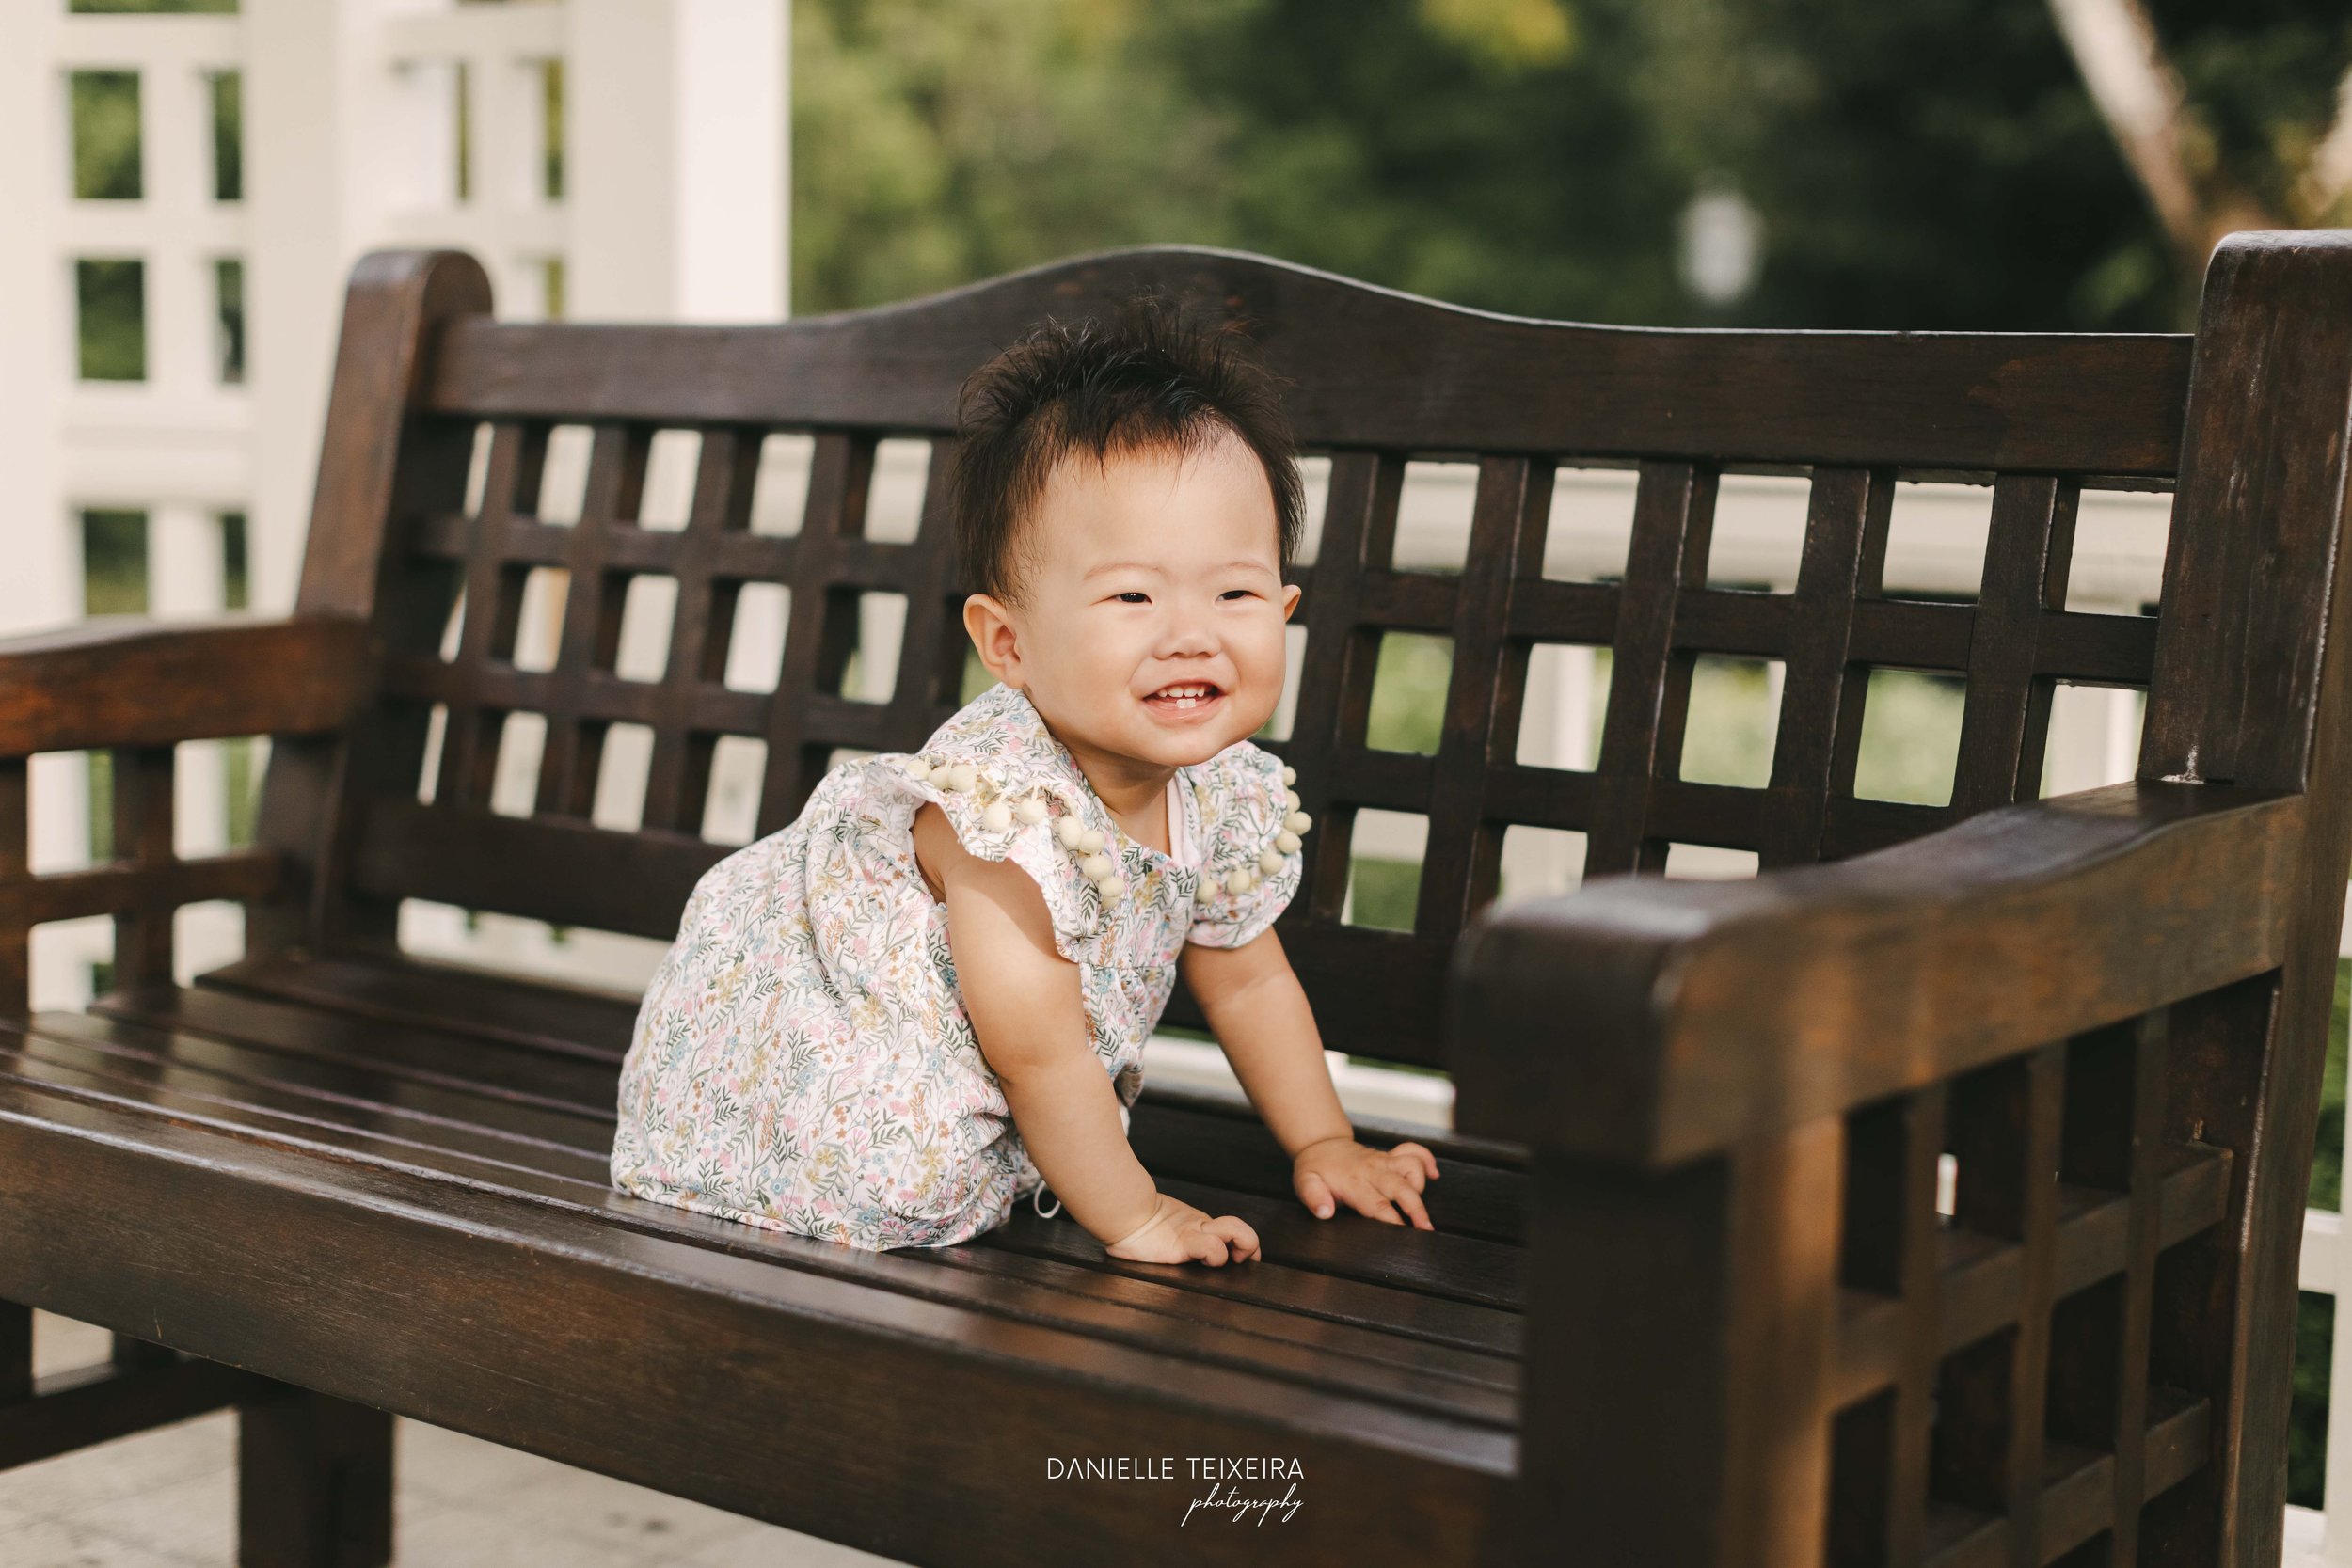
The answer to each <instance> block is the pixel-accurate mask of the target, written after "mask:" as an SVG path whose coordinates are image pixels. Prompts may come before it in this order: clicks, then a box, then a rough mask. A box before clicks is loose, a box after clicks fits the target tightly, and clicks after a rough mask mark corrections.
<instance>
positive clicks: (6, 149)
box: [0, 5, 82, 634]
mask: <svg viewBox="0 0 2352 1568" xmlns="http://www.w3.org/2000/svg"><path fill="white" fill-rule="evenodd" d="M63 10H64V8H63V7H62V6H59V5H28V6H17V7H14V8H11V11H10V15H9V19H8V34H9V42H8V47H7V48H0V212H6V213H7V214H8V223H7V226H6V230H5V233H6V239H5V242H4V243H0V365H6V366H7V367H8V373H7V374H5V375H0V474H6V475H7V476H8V512H7V514H6V515H5V517H6V520H5V521H0V547H4V548H5V550H6V559H7V562H8V570H7V571H5V572H0V634H5V633H8V632H11V631H21V630H24V629H25V628H27V627H31V626H50V625H55V624H56V623H59V622H62V621H71V620H77V619H79V618H80V616H81V611H82V607H81V602H80V598H79V593H80V587H81V580H82V579H81V568H80V557H79V552H78V550H76V549H75V547H74V546H75V538H74V534H73V531H72V528H71V526H70V519H69V518H68V516H67V514H66V503H65V496H64V491H63V487H62V478H63V476H62V474H61V473H60V471H59V465H58V461H57V455H58V454H57V444H58V420H57V416H58V404H59V400H60V399H61V398H62V396H63V394H64V391H65V382H66V378H67V376H69V375H70V374H72V364H73V360H72V354H73V319H74V312H73V295H72V267H71V265H70V263H68V262H67V261H64V260H63V259H62V258H60V257H59V255H58V254H57V251H56V245H57V243H58V230H59V222H58V220H59V217H60V215H61V213H62V209H63V208H64V206H65V203H66V200H67V198H68V195H69V193H70V191H71V190H72V185H71V183H70V173H69V170H70V166H71V150H70V149H69V148H68V146H67V143H66V117H67V109H66V101H65V90H66V89H65V82H64V77H63V74H62V72H60V71H58V70H57V69H56V66H55V65H54V64H53V56H54V55H55V52H56V33H57V25H58V23H57V19H58V16H59V15H60V13H61V12H62V11H63Z"/></svg>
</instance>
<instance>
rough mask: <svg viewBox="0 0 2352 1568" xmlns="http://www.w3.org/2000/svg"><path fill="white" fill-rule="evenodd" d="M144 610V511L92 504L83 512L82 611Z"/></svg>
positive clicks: (119, 612)
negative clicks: (113, 509)
mask: <svg viewBox="0 0 2352 1568" xmlns="http://www.w3.org/2000/svg"><path fill="white" fill-rule="evenodd" d="M146 612H147V514H146V513H144V512H129V511H111V510H104V509H101V508H98V507H92V508H90V509H89V510H88V511H87V512H84V513H83V514H82V613H83V614H85V615H143V614H145V613H146Z"/></svg>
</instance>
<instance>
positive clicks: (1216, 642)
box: [966, 432, 1299, 767]
mask: <svg viewBox="0 0 2352 1568" xmlns="http://www.w3.org/2000/svg"><path fill="white" fill-rule="evenodd" d="M1276 526H1277V525H1276V520H1275V512H1274V497H1273V494H1272V492H1271V491H1270V490H1269V488H1268V487H1267V484H1266V479H1265V470H1264V469H1263V468H1262V467H1260V466H1259V463H1258V459H1257V458H1256V456H1255V455H1254V454H1252V453H1251V451H1250V450H1249V448H1248V446H1247V445H1246V444H1244V443H1243V442H1242V440H1241V439H1240V438H1239V437H1238V436H1233V435H1232V434H1231V433H1230V432H1225V433H1221V434H1220V435H1218V436H1216V438H1215V439H1214V440H1213V441H1211V442H1210V443H1208V444H1206V445H1204V446H1203V447H1201V448H1200V450H1199V451H1193V452H1191V453H1188V454H1179V453H1177V452H1175V451H1143V452H1134V453H1127V454H1115V455H1113V456H1112V457H1111V458H1110V459H1109V460H1108V461H1107V462H1105V463H1102V464H1099V465H1098V464H1097V463H1096V462H1095V460H1094V458H1093V457H1092V455H1091V454H1087V455H1085V456H1082V457H1078V458H1075V459H1068V460H1065V461H1063V462H1062V463H1061V464H1059V465H1058V466H1057V467H1056V468H1055V469H1054V471H1053V473H1052V474H1051V476H1050V477H1049V478H1048V479H1047V481H1046V483H1045V489H1044V493H1043V494H1042V496H1041V498H1040V499H1039V504H1038V508H1037V511H1036V513H1035V514H1034V515H1032V516H1031V517H1029V518H1028V519H1027V522H1026V524H1025V528H1024V531H1023V538H1022V540H1021V544H1020V546H1019V548H1020V549H1021V551H1022V562H1021V567H1020V570H1021V571H1022V575H1023V585H1024V589H1025V592H1024V595H1023V602H1022V604H1021V605H1020V607H1019V608H1017V609H1007V610H1004V611H1003V617H1004V623H1005V625H1004V626H1002V628H1001V629H995V628H991V627H990V626H988V624H987V623H988V620H989V618H988V617H986V616H981V617H977V618H976V617H974V616H972V615H971V614H969V613H967V617H966V621H967V625H969V626H972V629H973V631H974V635H975V638H976V640H977V641H979V642H980V643H981V652H982V657H983V658H984V659H986V660H987V661H988V662H989V664H990V667H991V668H992V669H993V671H994V672H995V673H996V674H997V675H998V677H999V678H1000V679H1003V680H1004V681H1005V682H1006V683H1007V684H1009V685H1012V686H1019V687H1024V688H1025V689H1027V691H1028V694H1029V700H1030V701H1031V702H1032V703H1033V704H1035V705H1036V706H1037V710H1038V712H1039V713H1040V714H1041V715H1042V716H1043V717H1044V719H1045V720H1046V721H1047V722H1048V723H1049V724H1050V725H1051V726H1052V727H1053V728H1054V730H1055V732H1056V733H1057V735H1059V736H1061V738H1062V739H1063V741H1064V742H1065V743H1066V744H1070V745H1071V746H1072V747H1073V750H1077V749H1079V748H1081V747H1085V748H1090V749H1092V750H1093V751H1095V752H1098V753H1107V754H1109V755H1110V756H1114V757H1121V758H1126V759H1131V760H1133V761H1136V762H1140V763H1144V764H1148V765H1151V766H1153V767H1183V766H1185V765H1187V764H1191V763H1197V762H1205V761H1206V760H1208V759H1209V758H1210V757H1213V756H1215V755H1216V753H1217V752H1221V751H1223V750H1224V749H1225V748H1226V747H1228V746H1230V745H1232V743H1233V742H1235V741H1237V740H1246V739H1248V737H1249V736H1251V735H1253V734H1255V733H1256V732H1257V731H1258V729H1259V728H1260V727H1261V726H1262V725H1263V724H1264V723H1265V721H1266V720H1267V718H1268V717H1269V716H1271V715H1272V713H1273V712H1274V707H1275V704H1276V703H1277V702H1278V701H1279V699H1280V697H1281V694H1282V675H1283V657H1282V655H1283V649H1282V623H1283V622H1284V621H1286V620H1288V619H1289V618H1290V613H1291V610H1293V609H1294V608H1295V606H1296V605H1297V603H1298V594H1299V591H1298V589H1297V587H1296V586H1295V585H1286V584H1285V583H1284V582H1283V581H1282V575H1281V567H1280V562H1279V556H1278V554H1277V540H1276ZM988 603H989V604H991V605H993V604H994V603H995V601H993V600H990V601H988ZM991 641H994V642H995V644H996V645H995V647H994V648H993V649H992V647H991V645H990V644H991ZM992 652H994V653H995V654H997V655H998V656H999V657H995V658H991V657H989V656H990V654H991V653H992Z"/></svg>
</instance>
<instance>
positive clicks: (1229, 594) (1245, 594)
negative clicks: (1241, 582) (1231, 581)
mask: <svg viewBox="0 0 2352 1568" xmlns="http://www.w3.org/2000/svg"><path fill="white" fill-rule="evenodd" d="M1257 596H1258V595H1257V594H1253V593H1251V592H1250V591H1249V590H1248V589H1247V588H1228V589H1227V590H1226V591H1225V592H1224V593H1222V594H1218V595H1217V597H1218V598H1220V599H1254V598H1256V597H1257Z"/></svg>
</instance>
